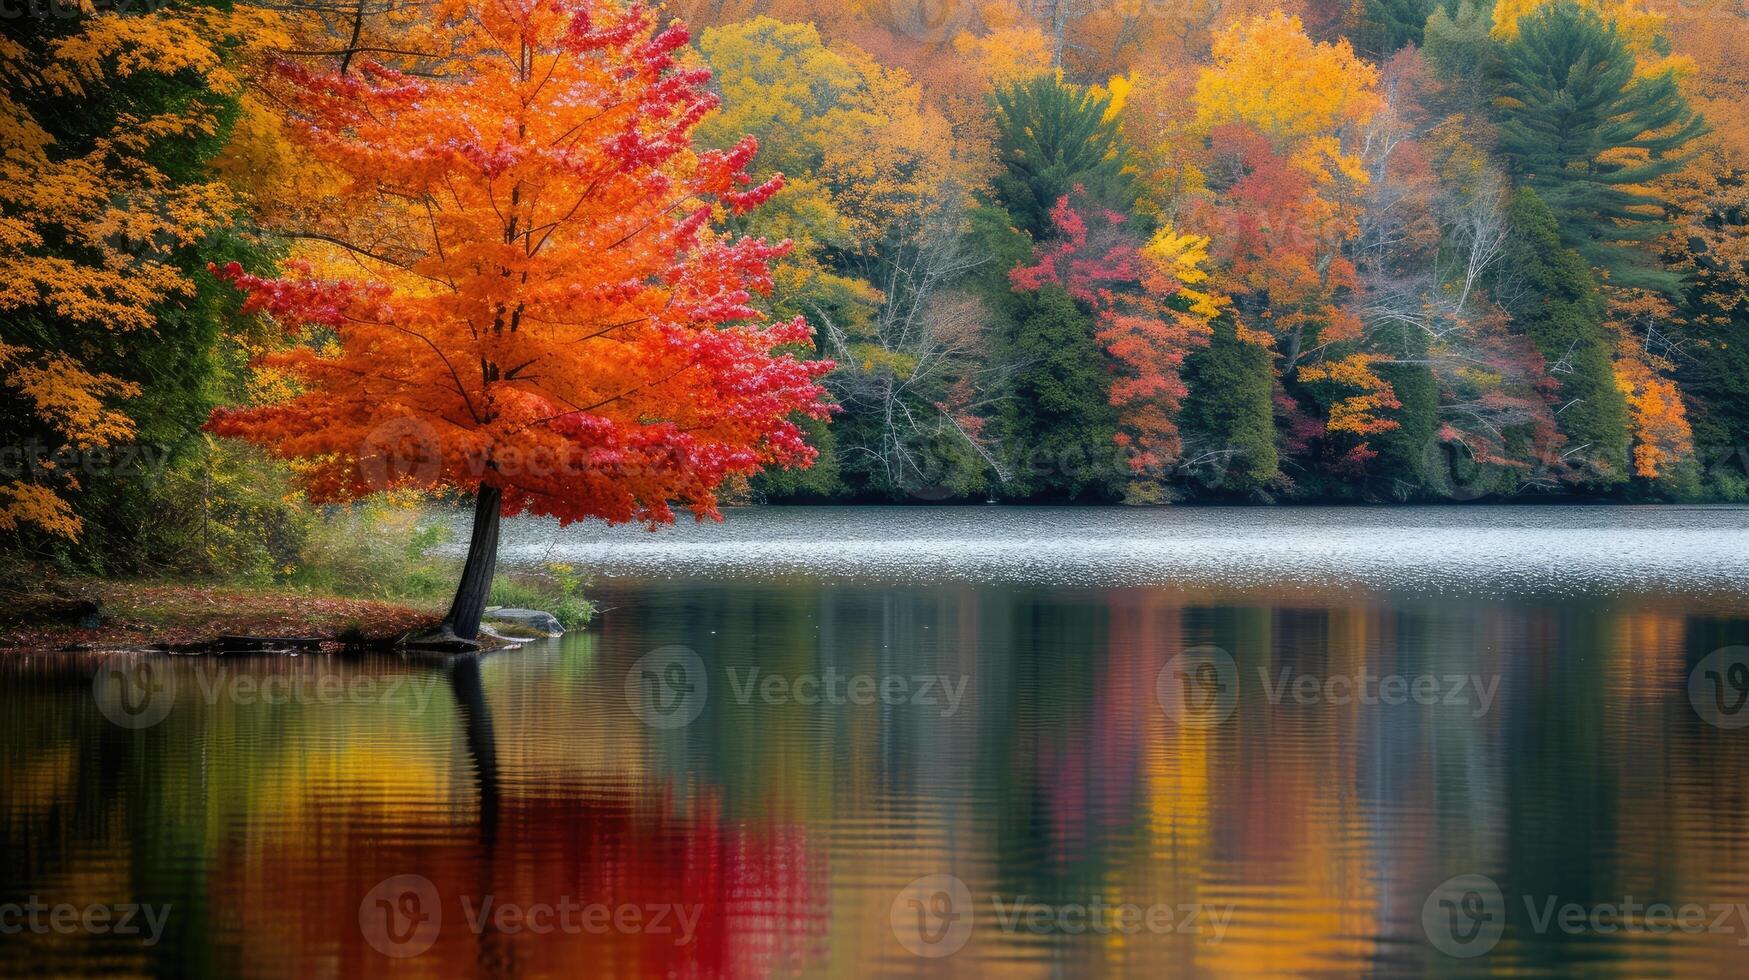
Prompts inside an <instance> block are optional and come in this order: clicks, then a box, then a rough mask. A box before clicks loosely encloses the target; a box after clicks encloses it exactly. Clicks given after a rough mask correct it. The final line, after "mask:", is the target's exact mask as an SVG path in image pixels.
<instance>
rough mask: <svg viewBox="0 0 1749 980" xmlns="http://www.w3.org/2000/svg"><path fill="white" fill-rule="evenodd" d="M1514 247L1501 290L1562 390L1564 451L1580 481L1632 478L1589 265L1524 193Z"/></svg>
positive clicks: (1518, 200)
mask: <svg viewBox="0 0 1749 980" xmlns="http://www.w3.org/2000/svg"><path fill="white" fill-rule="evenodd" d="M1507 217H1508V219H1509V220H1510V221H1511V223H1512V242H1511V244H1510V245H1509V246H1508V248H1507V252H1506V255H1505V256H1504V258H1503V260H1502V262H1501V268H1502V269H1503V270H1504V271H1503V273H1502V276H1503V277H1509V278H1507V279H1506V281H1505V282H1503V283H1502V286H1501V289H1500V292H1501V293H1502V296H1503V297H1504V298H1505V299H1506V305H1507V308H1508V309H1509V310H1510V311H1511V313H1512V315H1513V318H1514V319H1515V320H1516V322H1517V323H1518V325H1519V326H1520V328H1521V329H1523V331H1524V332H1525V334H1526V336H1528V337H1530V339H1531V341H1532V342H1533V343H1535V344H1536V346H1537V349H1538V350H1539V351H1541V352H1542V356H1543V359H1544V360H1545V361H1547V362H1548V365H1549V373H1550V375H1551V376H1553V377H1554V378H1555V379H1557V380H1558V381H1560V384H1561V398H1560V401H1561V403H1560V405H1559V406H1558V407H1557V410H1556V416H1555V417H1556V420H1557V422H1558V423H1559V426H1560V431H1561V432H1562V433H1563V434H1564V435H1565V436H1566V437H1567V445H1566V448H1565V450H1564V452H1565V455H1566V457H1567V458H1568V459H1569V460H1570V461H1572V462H1574V463H1582V464H1584V466H1585V472H1583V473H1577V474H1571V476H1573V477H1574V478H1576V479H1577V480H1579V481H1580V482H1583V483H1587V484H1591V485H1593V486H1602V487H1608V486H1612V485H1615V484H1619V483H1621V482H1623V481H1625V480H1626V479H1627V472H1628V470H1627V459H1628V440H1629V434H1628V409H1627V402H1626V400H1625V399H1623V397H1622V392H1621V389H1620V388H1618V387H1617V386H1616V382H1615V370H1614V366H1613V365H1612V364H1611V361H1610V351H1611V346H1612V345H1611V344H1610V338H1609V336H1608V333H1607V328H1606V327H1605V326H1604V322H1603V315H1604V304H1603V299H1602V297H1601V296H1600V295H1599V293H1598V287H1597V279H1596V277H1595V276H1593V275H1592V272H1591V269H1590V267H1589V266H1588V265H1587V264H1586V262H1585V259H1584V258H1583V257H1581V256H1580V255H1579V253H1578V252H1577V251H1575V250H1573V249H1570V248H1567V247H1565V246H1564V245H1562V244H1561V238H1560V231H1559V228H1558V226H1557V224H1556V219H1555V214H1554V212H1553V211H1552V210H1550V209H1549V207H1548V205H1547V204H1545V203H1543V201H1542V199H1541V198H1539V197H1538V196H1537V194H1536V192H1535V191H1532V190H1530V189H1529V188H1520V189H1519V191H1518V193H1517V194H1516V195H1515V196H1514V197H1513V200H1512V203H1511V204H1510V205H1509V206H1508V208H1507Z"/></svg>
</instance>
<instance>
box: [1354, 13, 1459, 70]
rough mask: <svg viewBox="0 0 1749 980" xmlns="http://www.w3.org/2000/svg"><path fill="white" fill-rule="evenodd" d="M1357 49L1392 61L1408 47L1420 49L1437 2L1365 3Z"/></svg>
mask: <svg viewBox="0 0 1749 980" xmlns="http://www.w3.org/2000/svg"><path fill="white" fill-rule="evenodd" d="M1360 6H1361V10H1360V13H1361V19H1362V23H1361V25H1360V29H1359V30H1358V31H1357V32H1356V33H1358V34H1359V35H1360V37H1358V38H1356V46H1357V47H1359V48H1361V49H1362V50H1366V51H1370V52H1371V53H1372V54H1375V55H1377V56H1378V57H1379V58H1381V59H1384V58H1389V57H1390V56H1391V55H1393V54H1395V53H1396V52H1397V50H1398V49H1399V48H1402V47H1403V46H1404V45H1406V44H1414V45H1420V44H1421V42H1422V37H1423V32H1424V31H1425V29H1426V27H1427V15H1428V14H1430V13H1431V12H1433V11H1434V10H1435V9H1438V8H1439V6H1440V5H1439V4H1438V3H1437V2H1435V0H1362V3H1361V5H1360Z"/></svg>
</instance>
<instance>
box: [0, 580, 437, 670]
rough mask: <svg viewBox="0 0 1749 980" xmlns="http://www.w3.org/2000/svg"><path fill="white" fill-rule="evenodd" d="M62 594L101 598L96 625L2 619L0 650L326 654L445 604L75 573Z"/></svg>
mask: <svg viewBox="0 0 1749 980" xmlns="http://www.w3.org/2000/svg"><path fill="white" fill-rule="evenodd" d="M60 585H61V589H60V590H58V595H59V597H61V598H66V597H68V596H69V595H70V596H71V597H73V598H74V599H75V600H88V601H94V602H95V603H96V606H97V609H96V615H97V617H98V618H97V623H96V625H81V624H79V623H69V622H64V621H61V622H56V621H52V620H50V621H45V620H44V619H42V618H40V617H39V618H32V617H31V616H30V615H29V614H28V613H27V614H26V615H25V616H24V617H22V618H21V619H20V620H18V621H14V622H7V623H4V624H0V653H25V652H43V651H60V652H112V651H116V650H159V651H171V652H175V651H177V650H178V648H182V649H192V648H196V647H200V646H202V645H206V644H210V643H212V642H213V641H214V640H215V639H216V638H218V637H222V636H251V637H298V638H309V639H315V640H318V641H319V645H318V646H317V647H316V648H317V649H319V650H321V651H322V652H331V651H338V650H341V649H345V648H347V647H349V646H351V647H357V646H361V645H362V646H376V645H383V644H387V643H391V642H393V641H394V640H395V639H396V638H397V637H399V636H402V635H403V634H406V633H409V632H413V631H416V630H421V629H426V628H429V627H432V626H435V625H436V624H437V623H438V622H439V621H440V620H441V619H442V618H443V611H442V610H441V609H439V608H433V607H424V606H419V605H415V604H408V603H404V602H396V601H393V600H381V599H357V598H349V597H343V596H334V595H324V594H321V593H315V592H305V591H301V590H295V589H285V588H275V587H273V586H261V587H250V586H238V585H218V584H189V583H173V582H138V581H125V580H123V581H112V580H105V579H73V580H69V581H67V582H64V583H60Z"/></svg>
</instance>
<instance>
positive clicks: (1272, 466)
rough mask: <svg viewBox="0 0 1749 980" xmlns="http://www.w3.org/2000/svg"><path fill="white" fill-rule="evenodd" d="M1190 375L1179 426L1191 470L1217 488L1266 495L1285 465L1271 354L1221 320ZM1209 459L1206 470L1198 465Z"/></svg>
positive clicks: (1193, 358) (1188, 365) (1193, 359)
mask: <svg viewBox="0 0 1749 980" xmlns="http://www.w3.org/2000/svg"><path fill="white" fill-rule="evenodd" d="M1185 375H1186V380H1187V381H1188V383H1189V386H1190V394H1189V396H1188V397H1186V398H1185V400H1184V412H1183V414H1182V415H1181V416H1180V425H1181V427H1182V428H1183V429H1184V443H1185V454H1184V455H1185V457H1186V459H1188V460H1191V461H1192V464H1191V467H1190V468H1191V469H1192V471H1193V472H1194V473H1196V474H1197V475H1199V476H1201V477H1202V478H1203V479H1204V480H1205V481H1206V482H1208V483H1210V484H1211V485H1212V486H1213V488H1214V489H1216V490H1219V491H1224V492H1227V493H1236V494H1253V493H1258V492H1261V491H1262V490H1263V489H1264V487H1265V486H1267V485H1268V484H1269V483H1270V482H1272V481H1273V480H1274V479H1275V478H1276V476H1277V474H1278V472H1279V467H1280V465H1281V457H1280V454H1279V452H1278V451H1277V450H1276V446H1275V410H1274V405H1273V403H1272V401H1271V394H1272V389H1273V372H1272V371H1271V369H1270V353H1269V351H1268V350H1266V349H1265V348H1263V347H1260V346H1258V345H1256V344H1250V343H1246V342H1245V341H1243V340H1240V339H1239V336H1238V333H1237V331H1236V330H1235V329H1234V326H1233V322H1232V320H1231V319H1230V318H1222V319H1220V320H1217V321H1215V324H1214V335H1213V336H1212V337H1211V338H1210V340H1209V345H1208V347H1206V348H1204V349H1202V350H1199V351H1197V352H1196V353H1194V354H1192V355H1190V358H1189V359H1188V360H1187V361H1186V362H1185ZM1205 459H1206V460H1210V461H1211V464H1210V465H1209V467H1208V468H1207V469H1206V470H1205V469H1203V468H1202V467H1201V466H1200V465H1199V464H1197V463H1196V462H1195V461H1197V460H1205Z"/></svg>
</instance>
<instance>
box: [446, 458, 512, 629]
mask: <svg viewBox="0 0 1749 980" xmlns="http://www.w3.org/2000/svg"><path fill="white" fill-rule="evenodd" d="M503 499H504V492H503V491H502V490H499V489H498V488H497V487H492V486H487V485H486V484H484V483H482V484H480V492H479V495H478V496H477V497H475V499H474V533H473V536H472V537H471V538H470V539H469V540H468V561H467V564H466V565H463V566H462V580H461V582H460V583H458V584H457V585H456V587H455V601H454V602H451V603H450V604H449V615H448V616H445V617H444V618H443V628H444V629H446V630H448V631H449V632H451V633H454V634H455V635H456V636H459V637H461V638H462V639H464V640H473V639H478V638H479V635H480V617H481V616H482V615H484V614H485V612H486V597H487V595H489V594H490V593H491V591H492V576H493V574H494V573H495V572H496V571H497V570H498V512H499V510H500V507H501V505H502V503H503Z"/></svg>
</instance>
